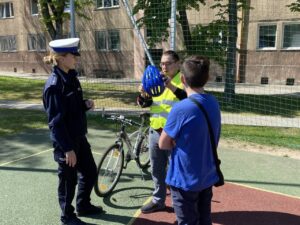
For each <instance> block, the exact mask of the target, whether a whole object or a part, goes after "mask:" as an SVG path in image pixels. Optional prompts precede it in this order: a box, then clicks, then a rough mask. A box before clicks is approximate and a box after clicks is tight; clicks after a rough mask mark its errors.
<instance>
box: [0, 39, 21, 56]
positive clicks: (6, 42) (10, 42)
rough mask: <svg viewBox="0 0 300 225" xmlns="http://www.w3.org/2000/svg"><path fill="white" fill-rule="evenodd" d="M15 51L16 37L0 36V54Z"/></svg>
mask: <svg viewBox="0 0 300 225" xmlns="http://www.w3.org/2000/svg"><path fill="white" fill-rule="evenodd" d="M16 50H17V40H16V36H14V35H11V36H0V52H14V51H16Z"/></svg>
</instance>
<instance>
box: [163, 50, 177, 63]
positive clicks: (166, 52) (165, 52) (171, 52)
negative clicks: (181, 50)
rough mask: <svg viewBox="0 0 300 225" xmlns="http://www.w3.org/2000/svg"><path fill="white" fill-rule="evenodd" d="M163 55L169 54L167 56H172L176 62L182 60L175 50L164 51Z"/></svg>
mask: <svg viewBox="0 0 300 225" xmlns="http://www.w3.org/2000/svg"><path fill="white" fill-rule="evenodd" d="M162 55H167V56H171V58H172V59H173V60H174V61H175V62H178V61H179V60H180V58H179V56H178V54H177V53H176V52H175V51H173V50H167V51H164V52H163V54H162Z"/></svg>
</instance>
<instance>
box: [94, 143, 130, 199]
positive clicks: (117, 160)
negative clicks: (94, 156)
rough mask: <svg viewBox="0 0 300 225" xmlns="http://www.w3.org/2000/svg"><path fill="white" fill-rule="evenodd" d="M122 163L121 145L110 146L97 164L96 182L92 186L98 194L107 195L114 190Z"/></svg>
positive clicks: (120, 172)
mask: <svg viewBox="0 0 300 225" xmlns="http://www.w3.org/2000/svg"><path fill="white" fill-rule="evenodd" d="M123 164H124V152H123V151H122V149H121V146H120V145H118V144H114V145H112V146H110V147H109V148H108V149H107V150H106V152H105V153H104V155H103V156H102V158H101V160H100V162H99V165H98V176H97V182H96V184H95V186H94V190H95V193H96V194H97V195H98V196H100V197H105V196H108V195H109V194H110V193H111V192H112V191H113V190H114V188H115V186H116V185H117V183H118V181H119V179H120V176H121V174H122V170H123Z"/></svg>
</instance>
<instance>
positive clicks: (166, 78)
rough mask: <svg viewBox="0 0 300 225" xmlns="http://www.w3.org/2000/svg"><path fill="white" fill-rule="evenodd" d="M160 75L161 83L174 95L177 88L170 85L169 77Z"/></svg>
mask: <svg viewBox="0 0 300 225" xmlns="http://www.w3.org/2000/svg"><path fill="white" fill-rule="evenodd" d="M161 75H162V79H163V81H164V83H165V87H166V88H169V89H170V90H171V91H172V92H173V93H174V92H175V90H176V89H177V87H176V86H174V85H173V84H172V82H171V80H172V79H171V77H169V76H167V75H164V74H161Z"/></svg>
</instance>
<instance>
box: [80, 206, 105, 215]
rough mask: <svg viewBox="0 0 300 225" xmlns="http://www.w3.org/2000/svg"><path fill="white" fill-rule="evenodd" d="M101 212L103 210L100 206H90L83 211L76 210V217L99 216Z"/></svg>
mask: <svg viewBox="0 0 300 225" xmlns="http://www.w3.org/2000/svg"><path fill="white" fill-rule="evenodd" d="M102 212H103V208H102V207H101V206H94V205H90V206H89V207H87V208H85V209H80V210H77V216H90V215H95V214H100V213H102Z"/></svg>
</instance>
